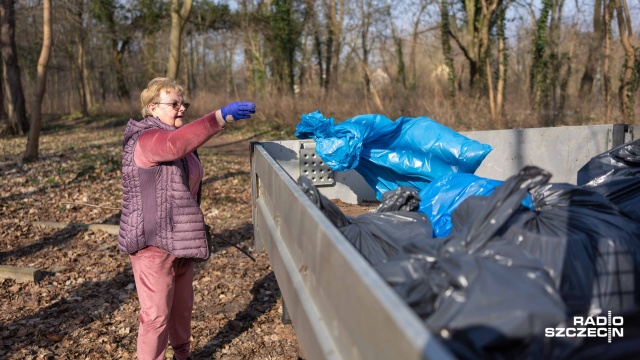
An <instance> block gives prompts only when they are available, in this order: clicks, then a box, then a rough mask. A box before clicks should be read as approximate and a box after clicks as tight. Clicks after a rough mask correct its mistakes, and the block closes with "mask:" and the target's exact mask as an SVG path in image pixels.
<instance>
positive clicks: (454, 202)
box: [418, 174, 533, 237]
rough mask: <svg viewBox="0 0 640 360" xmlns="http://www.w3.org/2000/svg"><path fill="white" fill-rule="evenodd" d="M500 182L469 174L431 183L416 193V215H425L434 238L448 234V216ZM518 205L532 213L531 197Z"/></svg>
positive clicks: (444, 178)
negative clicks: (418, 201) (429, 222)
mask: <svg viewBox="0 0 640 360" xmlns="http://www.w3.org/2000/svg"><path fill="white" fill-rule="evenodd" d="M502 183H503V181H500V180H493V179H487V178H482V177H479V176H476V175H473V174H450V175H447V176H443V177H441V178H440V179H438V180H436V181H433V182H432V183H430V184H429V185H427V186H426V187H425V188H424V189H422V190H421V191H420V192H419V196H420V208H419V209H418V211H419V212H421V213H423V214H425V215H427V217H428V218H429V220H430V221H431V226H432V227H433V235H434V236H435V237H445V236H448V235H449V234H450V233H451V229H452V228H453V225H452V223H451V214H452V213H453V211H454V210H455V209H457V208H458V206H459V205H460V204H461V203H462V202H463V201H464V200H465V199H467V198H468V197H469V196H489V195H491V194H492V193H493V190H494V189H495V188H496V187H498V186H500V185H502ZM522 205H524V206H526V207H528V208H529V209H532V210H533V202H532V200H531V195H527V197H526V198H525V199H524V200H523V201H522Z"/></svg>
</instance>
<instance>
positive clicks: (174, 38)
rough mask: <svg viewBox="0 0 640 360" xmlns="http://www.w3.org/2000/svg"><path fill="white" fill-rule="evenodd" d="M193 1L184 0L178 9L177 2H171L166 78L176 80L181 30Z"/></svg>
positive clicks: (175, 0) (172, 0)
mask: <svg viewBox="0 0 640 360" xmlns="http://www.w3.org/2000/svg"><path fill="white" fill-rule="evenodd" d="M192 3H193V0H184V3H182V8H179V4H178V0H171V34H170V35H169V61H168V62H167V77H169V78H172V79H177V76H178V69H179V68H180V54H181V52H182V51H181V46H182V30H183V29H184V24H185V23H186V22H187V19H188V18H189V14H190V13H191V4H192Z"/></svg>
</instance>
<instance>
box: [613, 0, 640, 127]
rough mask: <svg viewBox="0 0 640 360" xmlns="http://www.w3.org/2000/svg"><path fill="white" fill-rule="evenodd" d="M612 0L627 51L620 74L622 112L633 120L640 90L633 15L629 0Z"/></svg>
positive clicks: (619, 94)
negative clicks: (632, 42)
mask: <svg viewBox="0 0 640 360" xmlns="http://www.w3.org/2000/svg"><path fill="white" fill-rule="evenodd" d="M612 1H613V2H615V8H616V18H617V19H618V31H619V34H620V43H621V44H622V48H623V49H624V53H625V57H624V64H623V66H622V74H621V76H620V87H619V89H618V99H619V104H620V112H621V113H622V115H623V116H624V118H625V120H627V119H629V120H632V119H633V118H634V105H635V93H636V92H637V91H638V86H639V85H640V84H639V83H640V79H638V78H637V74H636V71H637V70H636V68H638V67H640V65H639V64H638V63H637V62H638V60H637V59H636V49H635V48H634V46H633V45H632V44H631V41H632V39H633V29H632V27H631V16H630V15H629V7H628V6H627V0H612Z"/></svg>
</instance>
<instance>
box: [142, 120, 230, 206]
mask: <svg viewBox="0 0 640 360" xmlns="http://www.w3.org/2000/svg"><path fill="white" fill-rule="evenodd" d="M223 129H224V128H223V127H221V126H220V124H218V121H217V120H216V115H215V111H214V112H212V113H210V114H207V115H205V116H203V117H201V118H200V119H198V120H196V121H192V122H190V123H188V124H186V125H184V126H181V127H180V128H179V129H176V130H163V129H152V130H147V131H145V132H143V133H142V135H140V137H139V138H138V143H137V144H136V147H135V149H134V151H133V161H134V162H135V164H136V165H138V166H142V167H152V166H156V165H158V164H160V163H163V162H170V161H175V160H178V159H182V158H185V160H186V161H187V166H188V169H189V188H190V189H191V193H192V194H193V196H194V198H195V197H196V196H197V194H198V189H199V185H200V181H201V180H202V177H203V175H204V169H203V168H202V164H201V163H200V161H198V158H196V156H195V154H194V153H193V151H194V150H196V149H197V148H198V147H200V146H202V145H203V144H204V143H205V142H207V140H209V139H210V138H211V137H212V136H214V135H215V134H217V133H219V132H220V131H222V130H223Z"/></svg>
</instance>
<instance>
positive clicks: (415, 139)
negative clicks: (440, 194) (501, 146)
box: [296, 111, 492, 200]
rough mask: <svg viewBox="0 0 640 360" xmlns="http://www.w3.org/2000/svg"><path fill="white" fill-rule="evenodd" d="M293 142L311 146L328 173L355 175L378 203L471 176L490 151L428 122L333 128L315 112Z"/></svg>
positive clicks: (360, 121) (364, 119)
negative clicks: (400, 192)
mask: <svg viewBox="0 0 640 360" xmlns="http://www.w3.org/2000/svg"><path fill="white" fill-rule="evenodd" d="M296 136H297V137H298V138H300V139H309V138H311V139H313V140H315V142H316V153H317V154H318V155H319V156H320V157H321V158H322V160H323V161H324V163H325V164H326V165H328V166H329V167H331V169H332V170H334V171H344V170H351V169H355V170H356V171H357V172H358V173H359V174H360V175H362V177H363V178H364V179H365V181H366V182H367V183H368V184H369V185H370V186H371V187H372V188H373V189H374V191H375V193H376V197H377V198H378V200H381V199H382V194H383V193H384V192H386V191H389V190H394V189H396V188H397V187H399V186H411V187H413V188H414V189H417V190H421V189H423V188H424V187H425V186H426V185H428V184H429V183H430V182H432V181H433V180H435V179H439V178H441V177H443V176H445V175H449V174H454V173H473V172H475V171H476V169H477V168H478V167H479V166H480V164H481V163H482V161H483V160H484V158H485V157H486V156H487V155H488V154H489V152H490V151H491V150H492V147H491V146H489V145H486V144H482V143H480V142H478V141H476V140H472V139H469V138H467V137H466V136H464V135H461V134H459V133H457V132H455V131H454V130H452V129H450V128H448V127H446V126H444V125H441V124H439V123H437V122H436V121H434V120H432V119H429V118H427V117H418V118H408V117H401V118H399V119H398V120H396V121H391V120H389V119H388V118H387V117H385V116H384V115H375V114H373V115H359V116H356V117H353V118H351V119H349V120H346V121H344V122H342V123H339V124H336V125H334V122H333V119H332V118H325V117H324V116H323V115H322V114H321V113H320V112H319V111H316V112H313V113H309V114H305V115H302V120H301V121H300V122H299V123H298V125H297V126H296Z"/></svg>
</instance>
